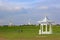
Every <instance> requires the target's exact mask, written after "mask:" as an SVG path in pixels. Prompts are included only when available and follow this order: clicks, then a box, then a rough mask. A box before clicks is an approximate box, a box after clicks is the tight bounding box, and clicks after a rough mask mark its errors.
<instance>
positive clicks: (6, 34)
mask: <svg viewBox="0 0 60 40" xmlns="http://www.w3.org/2000/svg"><path fill="white" fill-rule="evenodd" d="M39 28H40V26H39V25H38V26H36V25H21V26H0V37H3V38H8V39H11V40H12V39H15V38H16V39H17V38H33V37H41V36H48V37H60V26H58V25H57V26H56V25H54V26H52V30H53V34H50V35H39V34H38V32H39Z"/></svg>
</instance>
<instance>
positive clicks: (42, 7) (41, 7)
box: [37, 6, 48, 10]
mask: <svg viewBox="0 0 60 40" xmlns="http://www.w3.org/2000/svg"><path fill="white" fill-rule="evenodd" d="M37 9H43V10H44V9H48V6H40V7H37Z"/></svg>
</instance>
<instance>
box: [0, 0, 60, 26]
mask: <svg viewBox="0 0 60 40" xmlns="http://www.w3.org/2000/svg"><path fill="white" fill-rule="evenodd" d="M45 16H48V18H49V19H51V20H53V21H55V23H58V24H60V0H0V25H8V24H9V23H13V25H21V24H27V23H28V22H31V23H32V24H37V21H39V20H43V18H44V17H45Z"/></svg>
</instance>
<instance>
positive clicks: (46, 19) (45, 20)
mask: <svg viewBox="0 0 60 40" xmlns="http://www.w3.org/2000/svg"><path fill="white" fill-rule="evenodd" d="M38 23H53V21H51V20H49V19H48V17H47V16H45V18H44V19H43V20H42V21H38Z"/></svg>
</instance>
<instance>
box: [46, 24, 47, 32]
mask: <svg viewBox="0 0 60 40" xmlns="http://www.w3.org/2000/svg"><path fill="white" fill-rule="evenodd" d="M46 32H47V24H46Z"/></svg>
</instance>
